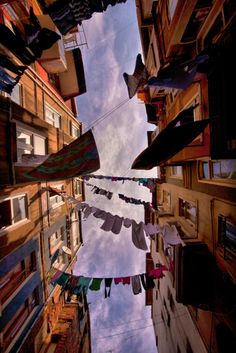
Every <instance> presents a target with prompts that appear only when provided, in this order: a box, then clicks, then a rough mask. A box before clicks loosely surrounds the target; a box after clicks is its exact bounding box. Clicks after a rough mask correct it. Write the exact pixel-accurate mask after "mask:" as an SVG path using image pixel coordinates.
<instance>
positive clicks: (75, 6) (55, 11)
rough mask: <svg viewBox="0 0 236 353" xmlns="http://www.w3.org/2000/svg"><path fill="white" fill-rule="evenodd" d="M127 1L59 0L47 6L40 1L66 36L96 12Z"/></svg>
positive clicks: (44, 2)
mask: <svg viewBox="0 0 236 353" xmlns="http://www.w3.org/2000/svg"><path fill="white" fill-rule="evenodd" d="M121 2H126V0H118V1H114V0H110V1H107V0H103V1H98V0H97V1H91V0H70V1H69V0H57V1H55V2H53V3H52V4H50V5H49V6H47V3H46V1H45V0H39V3H40V5H41V8H42V10H43V12H44V13H48V14H49V16H50V17H51V19H52V20H53V22H54V23H55V25H56V26H57V28H58V29H59V31H60V32H61V33H62V34H63V35H65V34H66V33H68V32H69V31H70V30H71V29H73V28H74V27H76V26H77V25H81V24H82V21H84V20H89V19H90V18H91V17H92V15H93V13H94V12H103V11H105V10H106V9H107V7H108V5H112V6H114V5H116V4H119V3H121Z"/></svg>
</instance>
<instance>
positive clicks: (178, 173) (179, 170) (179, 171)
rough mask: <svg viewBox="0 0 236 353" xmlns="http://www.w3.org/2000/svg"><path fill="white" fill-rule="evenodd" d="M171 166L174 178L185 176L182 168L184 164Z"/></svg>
mask: <svg viewBox="0 0 236 353" xmlns="http://www.w3.org/2000/svg"><path fill="white" fill-rule="evenodd" d="M170 168H171V171H170V173H171V177H172V178H173V177H174V178H181V179H182V178H183V170H182V166H180V165H176V166H173V167H170Z"/></svg>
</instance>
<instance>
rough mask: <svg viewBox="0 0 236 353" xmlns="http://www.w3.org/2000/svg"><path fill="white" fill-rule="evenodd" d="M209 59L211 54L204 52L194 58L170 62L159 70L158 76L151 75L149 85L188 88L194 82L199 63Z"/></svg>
mask: <svg viewBox="0 0 236 353" xmlns="http://www.w3.org/2000/svg"><path fill="white" fill-rule="evenodd" d="M208 60H209V55H208V54H207V53H206V52H203V53H200V54H198V55H197V56H196V57H195V58H194V59H190V60H187V61H184V62H181V61H178V62H173V63H169V64H167V65H165V66H164V67H163V68H161V69H160V70H159V71H158V73H157V76H156V77H151V78H150V79H149V80H148V85H149V86H158V87H167V88H177V89H186V88H187V87H188V86H189V85H190V84H191V83H192V82H193V79H194V77H195V75H196V73H197V70H198V65H200V64H204V63H206V62H207V61H208Z"/></svg>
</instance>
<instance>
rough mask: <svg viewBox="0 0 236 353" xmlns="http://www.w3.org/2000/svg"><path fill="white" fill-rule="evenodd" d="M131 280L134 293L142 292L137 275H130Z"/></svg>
mask: <svg viewBox="0 0 236 353" xmlns="http://www.w3.org/2000/svg"><path fill="white" fill-rule="evenodd" d="M131 282H132V290H133V293H134V294H135V295H137V294H139V293H141V292H142V287H141V283H140V277H139V275H135V276H132V277H131Z"/></svg>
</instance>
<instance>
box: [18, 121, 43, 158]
mask: <svg viewBox="0 0 236 353" xmlns="http://www.w3.org/2000/svg"><path fill="white" fill-rule="evenodd" d="M24 154H38V155H41V156H45V154H46V137H44V136H40V135H39V134H37V133H35V132H33V131H30V130H27V129H25V128H23V127H19V126H17V162H22V161H23V158H22V156H23V155H24Z"/></svg>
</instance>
